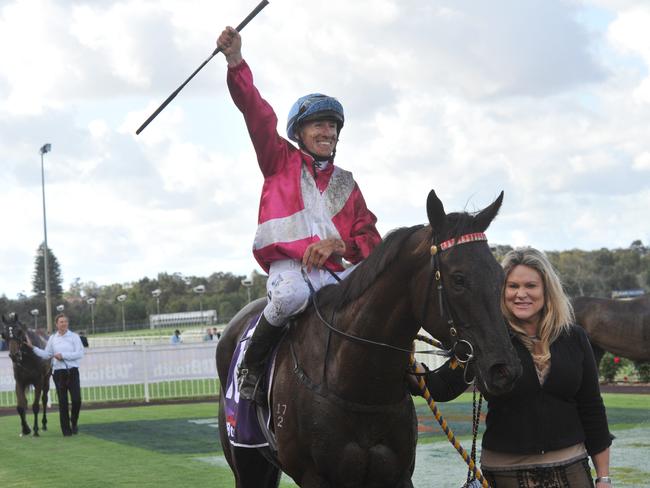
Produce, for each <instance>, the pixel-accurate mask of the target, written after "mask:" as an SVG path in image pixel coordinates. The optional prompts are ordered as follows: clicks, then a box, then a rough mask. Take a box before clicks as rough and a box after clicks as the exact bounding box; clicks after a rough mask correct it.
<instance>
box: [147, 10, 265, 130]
mask: <svg viewBox="0 0 650 488" xmlns="http://www.w3.org/2000/svg"><path fill="white" fill-rule="evenodd" d="M268 4H269V2H268V0H262V1H261V2H260V3H259V5H258V6H257V7H255V9H253V11H252V12H251V13H250V14H248V16H247V17H246V18H245V19H244V20H242V21H241V23H240V24H239V25H238V26H237V27H236V29H235V30H236V31H237V32H241V30H242V29H243V28H244V27H246V24H248V23H249V22H250V21H251V20H253V17H255V16H256V15H257V14H259V13H260V11H261V10H262V9H263V8H264V7H266V6H267V5H268ZM220 52H221V48H220V47H217V48H216V49H215V50H214V51H213V52H212V54H211V55H210V56H209V57H208V58H207V59H206V60H205V61H203V63H201V66H199V67H198V68H196V70H195V71H194V73H192V74H191V75H190V77H189V78H188V79H187V80H185V81H184V82H183V84H182V85H181V86H179V87H178V88H176V90H174V92H173V93H172V94H171V95H169V96H168V97H167V100H165V101H164V102H163V103H162V104H161V105H160V107H158V108H157V109H156V111H155V112H154V113H152V114H151V115H150V116H149V118H148V119H147V120H145V121H144V124H142V125H141V126H140V128H139V129H138V130H136V131H135V133H136V135H137V134H140V132H142V131H143V130H144V128H145V127H147V126H148V125H149V123H150V122H151V121H152V120H153V119H155V118H156V116H157V115H158V114H159V113H160V112H162V111H163V109H164V108H165V107H166V106H167V105H169V102H171V101H172V100H173V99H174V98H176V95H178V94H179V93H180V91H181V90H182V89H183V88H184V87H185V85H187V84H188V83H189V82H190V80H191V79H192V78H194V76H195V75H196V74H197V73H198V72H199V71H201V69H202V68H203V67H204V66H205V65H206V64H208V62H209V61H210V60H211V59H212V58H213V57H215V56H216V55H217V54H219V53H220Z"/></svg>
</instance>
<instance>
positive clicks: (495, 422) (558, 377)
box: [426, 248, 612, 488]
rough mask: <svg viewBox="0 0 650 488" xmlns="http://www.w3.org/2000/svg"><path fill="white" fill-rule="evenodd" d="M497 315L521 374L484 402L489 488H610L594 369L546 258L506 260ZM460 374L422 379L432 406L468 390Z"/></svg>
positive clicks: (530, 255)
mask: <svg viewBox="0 0 650 488" xmlns="http://www.w3.org/2000/svg"><path fill="white" fill-rule="evenodd" d="M502 265H503V269H504V272H505V281H504V287H503V293H502V297H501V308H502V311H503V314H504V316H505V317H506V321H507V322H508V324H509V326H510V328H511V330H512V341H513V345H514V347H515V350H516V351H517V354H518V355H519V358H520V361H521V364H522V367H523V373H522V376H521V377H520V378H519V380H518V381H517V382H516V383H515V386H514V388H513V389H512V391H510V392H509V393H507V394H504V395H501V396H499V397H495V396H491V395H487V394H486V395H485V397H486V400H487V402H488V414H487V418H486V430H485V434H484V435H483V439H482V451H481V468H482V470H483V474H484V475H485V477H486V478H487V480H488V481H489V482H490V486H492V487H493V488H510V487H513V488H583V487H584V488H586V487H592V488H593V486H594V482H593V481H592V477H591V469H590V466H589V462H588V457H591V460H592V463H593V465H594V468H595V471H596V480H595V486H596V488H609V487H610V486H611V483H612V481H611V478H610V477H609V448H610V445H611V439H612V436H611V434H610V433H609V428H608V426H607V416H606V413H605V406H604V404H603V401H602V397H601V395H600V387H599V384H598V369H597V367H596V362H595V360H594V357H593V353H592V350H591V347H590V345H589V341H588V339H587V336H586V334H585V332H584V330H583V329H582V328H581V327H578V326H576V325H574V324H573V311H572V309H571V305H570V302H569V300H568V298H567V296H566V295H565V293H564V291H563V289H562V284H561V282H560V279H559V278H558V276H557V274H556V273H555V270H554V269H553V267H552V266H551V264H550V262H549V261H548V259H547V257H546V256H545V255H544V253H542V252H540V251H538V250H536V249H532V248H522V249H516V250H514V251H510V252H509V253H508V254H507V255H506V256H505V258H504V260H503V263H502ZM459 370H460V368H456V369H455V370H452V369H451V368H448V367H444V366H443V368H441V369H440V370H438V371H431V372H429V373H427V376H426V382H427V386H428V387H429V390H430V391H431V394H432V396H433V398H434V399H436V400H439V401H447V400H451V399H453V398H455V397H456V396H458V395H459V394H460V393H461V392H462V391H463V390H464V389H465V388H464V385H463V381H462V372H460V371H459Z"/></svg>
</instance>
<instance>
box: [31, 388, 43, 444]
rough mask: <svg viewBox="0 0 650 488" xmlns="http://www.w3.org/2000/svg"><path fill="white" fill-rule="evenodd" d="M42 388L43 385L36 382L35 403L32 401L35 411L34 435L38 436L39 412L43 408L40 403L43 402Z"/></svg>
mask: <svg viewBox="0 0 650 488" xmlns="http://www.w3.org/2000/svg"><path fill="white" fill-rule="evenodd" d="M41 390H42V386H41V385H40V384H36V385H35V386H34V403H32V412H34V427H33V429H34V437H38V436H39V433H38V412H39V411H40V410H41V407H40V403H41Z"/></svg>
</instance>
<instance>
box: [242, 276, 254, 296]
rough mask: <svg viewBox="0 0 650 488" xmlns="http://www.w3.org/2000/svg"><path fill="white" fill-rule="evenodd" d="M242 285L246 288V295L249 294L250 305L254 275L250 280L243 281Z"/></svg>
mask: <svg viewBox="0 0 650 488" xmlns="http://www.w3.org/2000/svg"><path fill="white" fill-rule="evenodd" d="M241 284H242V286H243V287H244V288H246V293H247V294H248V303H250V302H251V287H252V286H253V273H251V275H250V276H249V277H248V278H244V279H243V280H241Z"/></svg>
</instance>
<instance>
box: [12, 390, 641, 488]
mask: <svg viewBox="0 0 650 488" xmlns="http://www.w3.org/2000/svg"><path fill="white" fill-rule="evenodd" d="M604 399H605V403H606V405H607V408H608V414H609V417H610V426H611V428H612V430H617V431H618V432H617V436H618V437H619V441H620V442H621V444H622V443H624V441H625V436H626V431H625V429H628V428H630V427H645V428H648V426H649V425H650V395H623V394H606V395H604ZM416 406H417V410H418V415H419V416H420V419H421V421H422V422H423V425H425V426H426V425H429V426H430V430H425V431H424V432H422V435H421V437H420V440H421V442H422V443H427V442H428V443H431V442H434V441H436V442H438V441H443V442H446V440H445V436H444V434H442V433H441V429H440V427H439V426H438V424H437V422H436V421H435V419H433V417H432V415H431V413H430V412H428V407H427V406H426V404H425V403H424V401H423V400H421V399H418V400H417V401H416ZM439 407H440V409H441V411H442V414H443V415H444V416H445V418H446V419H447V420H448V421H449V422H450V424H451V425H452V428H453V429H454V430H455V431H456V432H457V434H458V435H459V437H460V438H463V439H464V442H463V444H464V445H465V447H469V445H468V444H467V442H466V440H467V439H468V436H469V430H468V429H469V417H470V414H471V395H469V394H465V395H463V396H461V397H460V398H459V399H457V400H455V401H453V402H449V403H441V404H439ZM216 415H217V403H216V401H215V402H206V403H193V404H183V405H155V406H143V407H129V408H109V409H101V410H88V409H85V410H82V412H81V418H80V433H79V435H78V436H73V437H71V438H64V437H62V436H61V432H60V429H59V426H58V411H56V409H55V410H54V411H51V412H50V415H49V416H48V420H49V426H50V430H48V431H47V432H43V433H42V435H41V437H39V438H34V437H31V436H26V437H19V435H18V434H19V430H20V429H19V420H18V417H17V415H14V414H12V415H6V416H2V417H0V439H2V442H0V486H2V487H3V488H8V487H12V488H13V487H20V488H33V487H41V486H43V487H48V488H59V487H60V488H64V487H66V488H67V487H69V486H80V487H83V488H95V487H97V488H100V487H101V488H104V487H156V488H166V487H170V488H171V487H174V488H176V487H179V486H180V487H194V486H202V487H203V486H206V487H219V488H229V487H232V486H234V481H233V477H232V474H231V472H230V469H229V467H228V466H227V465H226V463H225V460H224V459H223V457H221V455H222V453H221V447H220V444H219V439H218V433H217V429H216V428H215V427H214V424H216ZM211 421H214V422H211ZM30 423H31V415H30ZM629 432H630V433H632V432H634V431H629ZM630 439H632V438H630ZM644 439H645V438H644V437H640V438H639V439H636V438H634V439H632V440H631V441H629V442H631V448H632V449H634V452H640V453H643V452H647V449H648V444H647V441H645V440H644ZM617 442H618V441H617ZM639 442H641V444H642V445H641V444H639V445H638V446H637V444H638V443H639ZM441 446H442V445H441ZM615 446H616V445H615ZM635 446H636V447H635ZM446 447H448V449H447V448H446ZM446 447H441V448H440V452H441V453H443V454H444V456H448V457H449V459H450V461H448V462H450V463H458V459H456V458H457V457H458V455H457V454H456V453H455V451H454V450H453V448H452V447H451V446H446ZM615 449H616V447H615ZM445 459H447V458H445ZM637 464H638V463H637ZM635 466H636V464H635ZM644 469H645V468H644V467H643V466H642V465H641V464H638V469H636V470H635V469H631V468H628V467H625V466H621V467H618V468H617V467H616V465H613V473H614V474H616V476H617V480H625V481H626V482H625V483H621V482H619V483H618V484H619V486H626V487H631V486H643V484H635V483H636V481H635V480H644V479H647V476H648V473H646V472H644V471H643V470H644ZM281 486H282V487H283V488H288V487H292V486H295V485H293V484H292V483H290V482H289V481H288V479H287V478H286V477H285V478H283V483H282V485H281ZM416 486H430V484H422V485H418V484H417V483H416Z"/></svg>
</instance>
